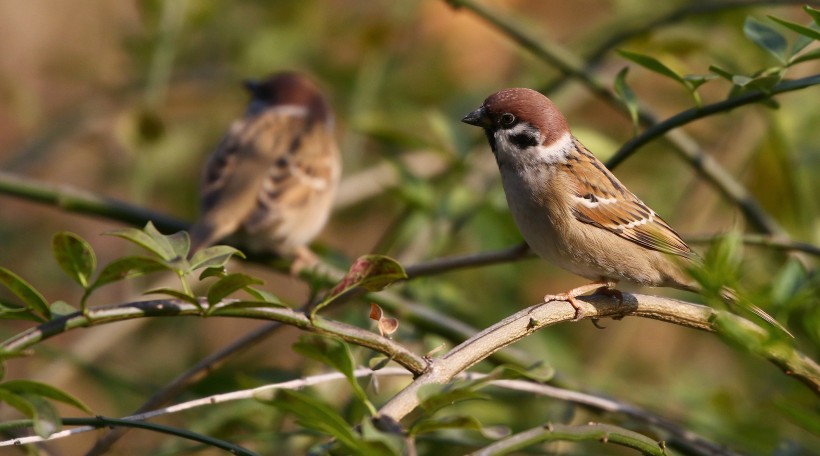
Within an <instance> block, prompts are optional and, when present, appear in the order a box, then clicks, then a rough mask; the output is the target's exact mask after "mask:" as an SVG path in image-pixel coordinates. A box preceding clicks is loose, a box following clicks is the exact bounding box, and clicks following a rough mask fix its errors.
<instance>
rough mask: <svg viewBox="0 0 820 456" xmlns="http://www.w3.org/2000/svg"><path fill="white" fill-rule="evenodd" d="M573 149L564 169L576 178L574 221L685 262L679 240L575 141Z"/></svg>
mask: <svg viewBox="0 0 820 456" xmlns="http://www.w3.org/2000/svg"><path fill="white" fill-rule="evenodd" d="M575 147H576V149H577V150H578V152H579V153H580V158H579V159H577V160H573V161H570V162H569V163H568V165H569V166H571V167H572V171H573V172H574V173H575V174H576V175H577V176H578V177H579V179H578V188H576V189H575V195H574V196H575V197H574V204H575V206H574V207H573V213H574V215H575V217H576V219H578V220H579V221H581V222H583V223H588V224H590V225H593V226H597V227H599V228H603V229H605V230H607V231H610V232H612V233H614V234H616V235H618V236H620V237H622V238H624V239H627V240H629V241H632V242H634V243H636V244H638V245H640V246H642V247H646V248H648V249H652V250H657V251H660V252H664V253H669V254H672V255H679V256H682V257H686V258H692V257H693V256H694V253H693V252H692V250H691V249H690V248H689V246H688V245H686V243H685V242H683V240H682V239H681V238H680V236H678V234H677V233H676V232H675V231H674V230H673V229H672V228H671V227H670V226H669V225H668V224H667V223H666V222H665V221H664V220H663V219H662V218H660V216H658V214H656V213H655V211H653V210H652V209H650V208H649V207H648V206H647V205H646V204H644V203H643V202H642V201H641V200H640V199H638V197H637V196H635V195H633V194H632V193H631V192H630V191H629V190H627V189H626V187H624V186H623V184H621V182H620V181H618V179H617V178H616V177H615V176H614V175H613V174H612V173H611V172H610V171H609V170H607V169H606V167H605V166H604V164H603V163H601V162H600V161H599V160H598V159H597V158H595V156H594V155H592V153H591V152H590V151H589V150H587V149H586V148H585V147H584V146H583V145H582V144H581V143H580V142H578V140H575Z"/></svg>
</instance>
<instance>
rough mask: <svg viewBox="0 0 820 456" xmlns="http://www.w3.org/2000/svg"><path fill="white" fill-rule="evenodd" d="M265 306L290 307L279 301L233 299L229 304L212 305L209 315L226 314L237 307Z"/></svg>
mask: <svg viewBox="0 0 820 456" xmlns="http://www.w3.org/2000/svg"><path fill="white" fill-rule="evenodd" d="M265 307H273V308H279V309H282V308H284V309H287V308H289V307H288V306H287V305H285V304H282V303H278V302H271V301H262V300H260V301H231V302H229V303H227V304H223V305H221V306H219V307H211V308H210V309H208V315H224V314H225V311H227V310H236V309H264V308H265Z"/></svg>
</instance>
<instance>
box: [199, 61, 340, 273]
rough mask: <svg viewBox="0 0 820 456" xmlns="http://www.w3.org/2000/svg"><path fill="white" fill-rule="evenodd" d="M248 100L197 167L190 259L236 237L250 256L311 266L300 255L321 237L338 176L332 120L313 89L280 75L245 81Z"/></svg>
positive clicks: (308, 257)
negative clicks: (255, 253) (197, 189)
mask: <svg viewBox="0 0 820 456" xmlns="http://www.w3.org/2000/svg"><path fill="white" fill-rule="evenodd" d="M245 88H246V89H247V90H248V91H249V92H250V95H251V100H250V103H249V105H248V108H247V110H246V112H245V115H244V117H242V118H241V119H239V120H236V121H234V122H233V124H232V125H231V126H230V129H229V131H228V133H227V134H226V135H225V136H224V138H223V139H222V141H221V142H220V143H219V145H218V146H217V148H216V150H215V151H214V152H213V153H212V155H211V156H210V158H209V159H208V161H207V163H206V164H205V167H204V172H203V174H202V179H201V183H200V201H199V202H200V215H199V219H198V220H197V222H196V223H194V225H193V227H192V228H191V232H190V234H191V252H196V251H197V250H199V249H201V248H204V247H207V246H209V245H212V244H213V243H215V242H217V241H219V240H221V239H223V238H225V237H227V236H229V235H232V234H234V233H238V234H240V235H241V236H242V240H243V241H244V242H243V243H244V244H245V245H247V247H248V248H249V249H251V250H255V251H267V252H272V253H275V254H277V255H280V256H282V257H286V258H295V261H294V263H293V265H292V267H291V272H292V273H296V272H298V271H299V270H300V269H301V268H302V267H304V266H309V265H313V264H315V263H316V256H315V255H314V254H313V253H312V252H311V251H310V249H309V248H308V247H307V245H308V243H310V241H312V240H313V238H314V237H316V235H317V234H319V232H320V231H321V230H322V228H323V227H324V225H325V223H326V222H327V220H328V217H329V215H330V210H331V206H332V203H333V200H334V197H335V194H336V189H337V187H338V184H339V179H340V176H341V167H342V165H341V158H340V154H339V148H338V146H337V143H336V140H335V137H334V130H333V128H334V118H333V113H332V112H331V108H330V106H329V105H328V102H327V100H326V99H325V97H324V96H323V95H322V93H321V91H320V89H319V87H318V86H317V85H316V84H315V83H314V82H312V81H311V80H310V79H308V78H307V77H305V76H304V75H302V74H299V73H295V72H282V73H277V74H274V75H272V76H270V77H268V78H266V79H263V80H261V81H246V82H245Z"/></svg>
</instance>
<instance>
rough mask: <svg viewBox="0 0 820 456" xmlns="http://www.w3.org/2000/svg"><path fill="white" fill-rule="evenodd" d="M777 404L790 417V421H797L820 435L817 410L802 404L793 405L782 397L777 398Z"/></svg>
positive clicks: (819, 420) (819, 421)
mask: <svg viewBox="0 0 820 456" xmlns="http://www.w3.org/2000/svg"><path fill="white" fill-rule="evenodd" d="M775 405H776V406H777V408H779V409H780V411H781V412H783V414H784V415H786V416H787V417H788V418H789V421H792V422H794V423H797V424H798V425H799V426H800V427H802V428H803V429H805V430H807V431H809V432H810V433H812V434H814V435H820V418H818V415H817V411H816V410H811V409H810V408H808V407H806V406H805V405H802V404H801V406H796V405H792V404H790V403H788V402H786V401H784V400H782V399H780V400H775Z"/></svg>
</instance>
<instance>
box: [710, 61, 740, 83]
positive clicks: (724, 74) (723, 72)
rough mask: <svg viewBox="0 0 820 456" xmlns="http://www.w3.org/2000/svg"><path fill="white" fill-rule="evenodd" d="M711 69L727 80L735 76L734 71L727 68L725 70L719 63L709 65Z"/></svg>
mask: <svg viewBox="0 0 820 456" xmlns="http://www.w3.org/2000/svg"><path fill="white" fill-rule="evenodd" d="M709 71H711V72H712V73H715V74H716V75H718V76H720V77H722V78H723V79H726V80H727V81H732V78H734V77H735V74H734V73H732V72H730V71H727V70H724V69H723V68H721V67H719V66H717V65H709Z"/></svg>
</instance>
